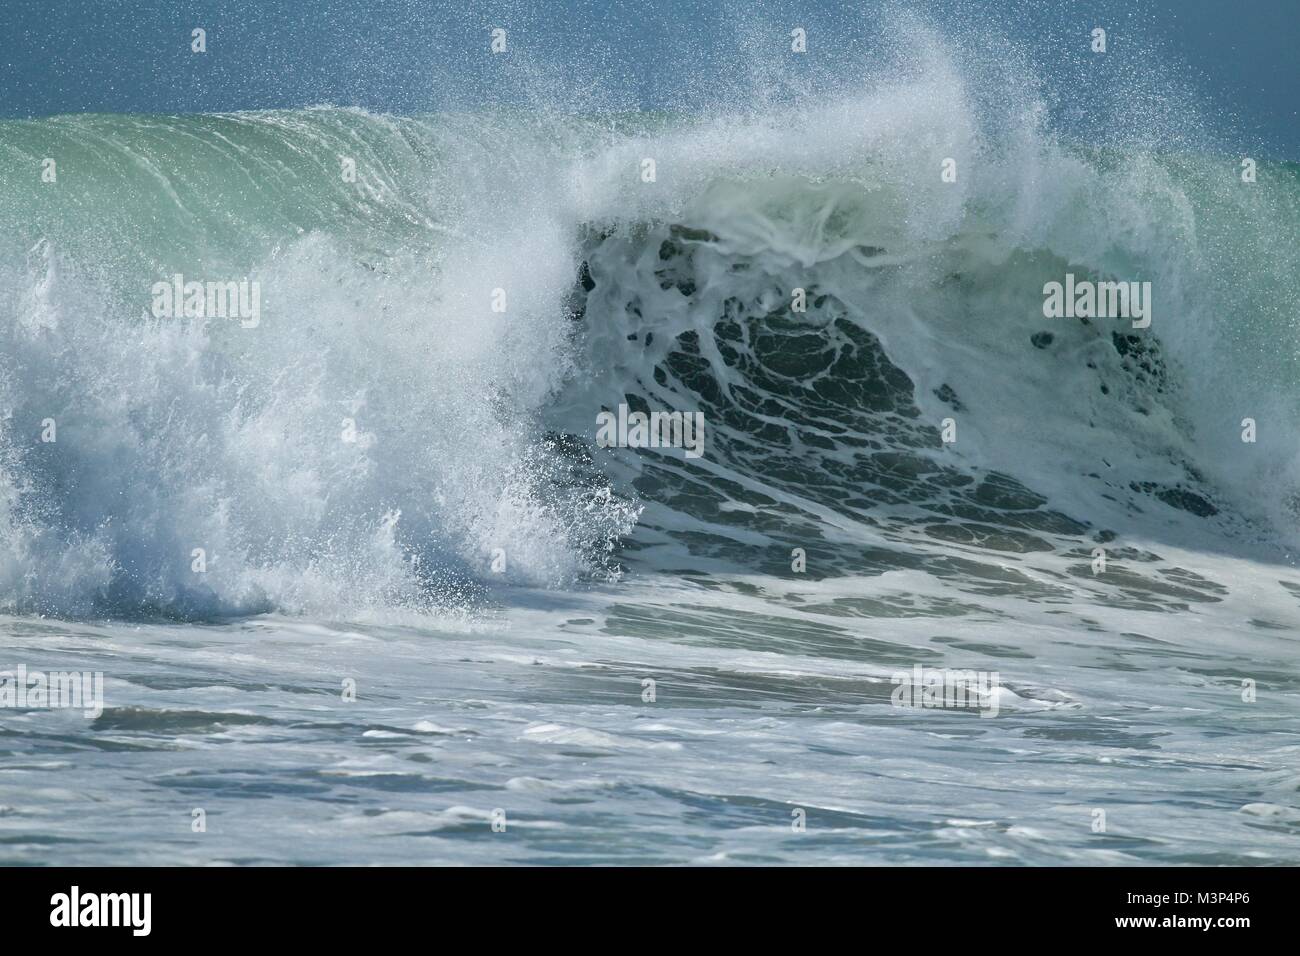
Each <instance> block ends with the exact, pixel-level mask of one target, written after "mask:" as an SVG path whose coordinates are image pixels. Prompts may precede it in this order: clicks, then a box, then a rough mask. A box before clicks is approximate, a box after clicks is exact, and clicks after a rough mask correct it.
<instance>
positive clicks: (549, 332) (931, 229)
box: [0, 50, 1300, 617]
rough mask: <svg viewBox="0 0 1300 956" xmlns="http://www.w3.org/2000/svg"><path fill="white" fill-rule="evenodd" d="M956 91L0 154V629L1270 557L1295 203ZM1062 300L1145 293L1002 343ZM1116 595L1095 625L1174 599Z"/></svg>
mask: <svg viewBox="0 0 1300 956" xmlns="http://www.w3.org/2000/svg"><path fill="white" fill-rule="evenodd" d="M969 83H970V78H969V77H968V76H966V75H965V74H964V73H963V72H962V70H961V69H960V68H959V67H958V66H957V65H956V64H955V63H954V62H953V61H952V60H951V59H946V58H945V56H944V54H943V53H942V51H939V52H936V51H933V50H931V51H930V52H929V53H928V54H927V56H926V57H925V58H924V63H923V67H922V68H920V69H917V70H915V71H911V72H909V73H908V74H907V75H905V76H903V77H901V78H894V79H893V80H892V81H891V82H887V83H878V84H875V85H873V86H872V87H871V88H870V89H869V91H867V92H861V93H856V94H853V95H837V96H835V97H829V98H822V99H819V100H818V101H817V102H816V103H815V104H812V105H810V104H809V103H807V102H801V103H799V104H797V105H794V106H791V105H788V104H787V105H780V104H774V105H771V106H770V107H765V108H762V109H756V110H755V109H751V110H748V111H746V112H743V113H726V112H720V113H717V114H714V115H710V116H708V117H707V118H698V117H697V118H690V119H686V118H681V117H674V116H669V115H663V116H649V117H647V116H639V117H608V118H601V117H588V118H585V119H578V118H573V117H556V116H550V115H525V114H522V113H520V114H514V115H511V114H498V115H493V116H484V115H443V116H437V117H424V118H408V119H399V118H393V117H386V116H376V115H371V114H367V113H364V112H361V111H356V110H345V109H325V108H322V109H313V110H304V111H294V112H271V113H248V114H236V115H226V116H202V117H188V118H166V117H124V116H112V117H109V116H78V117H58V118H53V119H47V120H39V121H30V122H6V123H4V124H3V125H2V126H0V151H3V152H4V154H5V162H4V163H3V164H0V197H3V198H2V199H0V343H2V347H0V414H2V415H3V420H2V424H0V543H2V544H3V547H2V548H0V607H3V608H5V609H7V610H11V611H19V612H29V611H39V612H42V613H51V614H56V615H71V616H77V615H96V614H104V613H109V614H163V615H166V616H179V617H203V616H210V615H222V614H244V613H250V612H257V611H264V610H270V609H281V610H289V611H308V612H323V613H340V614H355V613H361V612H367V611H383V610H393V609H405V610H414V611H427V610H429V609H441V610H448V609H453V608H465V607H468V606H472V605H474V604H475V603H476V602H477V601H479V599H480V598H481V597H482V596H483V594H484V587H485V582H488V581H493V580H500V578H499V577H498V576H494V572H500V573H502V574H504V575H505V580H508V581H512V582H516V583H522V584H530V585H544V586H552V587H555V586H572V585H574V584H576V583H578V582H581V581H588V580H593V579H595V580H607V579H611V578H614V577H617V576H618V575H619V574H620V573H621V571H622V570H623V569H625V568H627V567H634V568H635V567H641V568H644V569H646V570H673V569H679V568H681V567H682V566H683V565H686V564H689V566H690V567H692V568H695V569H699V570H702V571H705V572H708V571H713V572H718V571H724V570H725V571H728V572H732V573H736V574H744V573H747V572H753V573H775V572H779V571H780V569H781V568H782V567H783V566H787V565H788V564H789V561H790V557H789V556H790V553H791V551H792V549H794V548H804V549H805V550H807V551H808V552H809V553H810V554H811V555H812V556H813V560H812V561H811V562H810V563H811V565H812V568H813V569H814V574H815V575H818V576H819V575H835V574H848V573H884V572H886V571H888V570H893V569H911V570H923V571H925V572H927V573H930V574H934V575H938V576H940V577H943V576H945V575H951V574H959V573H960V574H970V573H974V575H975V577H976V578H978V577H980V575H981V574H991V575H993V576H995V577H997V578H999V579H1002V583H1003V584H1004V585H1005V586H1006V587H1007V588H1009V589H1011V590H1018V591H1019V593H1021V594H1022V595H1024V596H1029V597H1030V598H1035V597H1043V598H1045V599H1050V598H1052V597H1054V596H1057V597H1059V595H1061V594H1064V593H1065V592H1064V591H1062V590H1060V588H1061V584H1060V582H1064V581H1071V582H1072V584H1071V587H1072V588H1078V587H1082V588H1084V589H1085V590H1087V589H1091V588H1100V587H1101V585H1096V584H1093V583H1092V582H1091V580H1090V579H1091V578H1092V577H1093V575H1091V574H1090V573H1089V572H1088V561H1089V560H1090V555H1091V553H1092V549H1093V548H1095V547H1097V546H1098V545H1099V544H1105V543H1109V542H1112V541H1115V540H1116V539H1117V538H1119V539H1123V538H1124V537H1126V536H1133V535H1136V536H1139V537H1141V538H1143V539H1144V540H1146V541H1148V542H1149V541H1161V540H1164V541H1168V542H1170V543H1171V544H1174V545H1179V546H1189V545H1190V546H1196V547H1202V548H1208V549H1211V550H1217V549H1223V550H1225V551H1231V552H1234V553H1236V552H1242V551H1249V552H1252V553H1266V554H1268V555H1270V556H1271V557H1273V558H1280V557H1281V556H1282V555H1284V554H1285V553H1286V551H1287V549H1288V548H1289V547H1290V546H1291V545H1292V544H1293V542H1294V541H1295V532H1296V516H1295V511H1294V508H1295V501H1296V500H1297V499H1296V492H1297V481H1298V480H1300V461H1298V460H1297V457H1296V451H1295V449H1294V447H1290V446H1288V444H1287V443H1286V442H1284V441H1281V440H1277V436H1278V435H1280V434H1281V433H1282V432H1283V431H1285V430H1286V429H1287V428H1288V426H1287V423H1288V422H1291V421H1294V420H1295V418H1294V416H1295V414H1296V412H1297V411H1298V409H1297V408H1296V407H1295V405H1296V402H1297V399H1300V395H1298V394H1297V393H1296V391H1295V389H1294V386H1293V383H1294V381H1295V380H1296V372H1297V369H1296V368H1295V363H1296V355H1295V352H1294V350H1293V349H1292V348H1291V347H1290V343H1292V342H1294V341H1295V338H1296V329H1295V328H1294V323H1295V314H1294V309H1293V308H1292V307H1291V303H1294V302H1295V301H1296V300H1297V295H1300V289H1297V287H1296V286H1297V283H1298V282H1300V268H1297V266H1298V265H1300V263H1297V261H1296V258H1297V255H1300V253H1298V252H1297V249H1296V246H1295V244H1294V242H1285V241H1278V238H1279V237H1285V236H1290V237H1294V236H1295V235H1296V232H1297V224H1298V223H1300V188H1298V185H1297V170H1296V168H1295V167H1294V166H1291V165H1287V164H1262V165H1261V167H1260V172H1259V176H1258V182H1256V183H1255V184H1252V185H1250V186H1246V185H1244V184H1242V183H1241V182H1240V181H1239V179H1238V177H1237V175H1236V171H1235V167H1234V163H1235V162H1236V161H1235V160H1234V159H1232V158H1224V157H1222V156H1218V155H1199V154H1196V153H1188V152H1178V153H1170V154H1161V153H1160V152H1158V151H1155V150H1150V149H1119V148H1114V147H1108V146H1100V147H1097V146H1089V147H1084V146H1080V145H1077V144H1069V143H1063V142H1061V141H1060V140H1059V139H1058V138H1057V137H1055V136H1053V135H1051V134H1050V133H1049V132H1048V131H1047V130H1046V129H1045V128H1044V121H1043V118H1042V110H1041V105H1040V104H1039V103H1037V102H1036V101H1035V100H1034V99H1033V97H1032V96H1029V95H1022V94H1016V95H1010V94H1009V95H1008V103H1003V104H1001V105H1000V106H999V107H998V108H997V110H996V111H992V112H990V109H989V107H988V105H987V97H982V96H981V95H980V91H979V90H977V89H972V88H971V87H970V85H969ZM47 156H58V157H59V160H58V167H57V181H56V182H52V183H41V182H38V181H37V179H36V176H35V175H34V174H33V175H32V176H24V175H20V173H19V172H18V171H19V170H33V171H35V170H39V169H40V168H41V163H42V159H43V158H44V157H47ZM647 158H651V159H653V160H654V166H655V176H654V179H653V181H646V179H645V177H644V176H643V170H644V168H645V167H644V160H645V159H647ZM947 158H952V159H954V160H955V169H956V179H955V181H954V182H947V181H944V180H943V178H942V177H941V175H940V171H941V163H942V161H943V160H944V159H947ZM348 162H354V163H355V168H356V170H357V176H356V179H355V182H353V181H350V180H349V179H348V177H346V176H345V175H343V174H342V170H343V169H344V168H345V167H346V165H347V163H348ZM1067 273H1070V274H1075V275H1078V276H1080V277H1081V278H1082V277H1089V278H1093V279H1119V280H1124V281H1149V282H1150V283H1151V287H1152V289H1153V300H1152V304H1153V309H1152V311H1153V321H1152V324H1151V327H1150V328H1149V329H1144V330H1135V329H1133V328H1132V327H1131V326H1130V324H1129V323H1128V322H1127V320H1125V319H1113V320H1112V319H1077V318H1070V319H1064V318H1062V319H1050V318H1044V316H1043V311H1042V304H1043V287H1044V284H1045V283H1047V282H1051V281H1061V280H1062V279H1063V278H1064V276H1065V275H1066V274H1067ZM174 275H183V276H185V277H186V278H187V279H188V278H192V279H198V280H213V281H230V280H241V279H248V280H250V281H254V282H256V283H258V284H259V287H260V289H261V315H260V320H259V322H258V324H257V326H256V327H255V328H248V327H245V326H244V325H241V324H240V323H238V322H231V321H226V320H221V319H215V318H209V319H201V320H195V319H184V318H157V317H155V316H154V315H152V314H151V313H150V303H151V289H152V287H153V285H154V283H156V282H158V281H160V280H162V281H167V280H169V279H170V277H172V276H174ZM795 289H802V290H804V292H805V294H806V299H807V308H806V310H798V309H795V308H792V302H793V299H792V294H793V290H795ZM494 305H496V306H497V308H495V309H494ZM502 305H504V311H498V309H499V308H500V307H501V306H502ZM620 403H627V404H628V405H630V406H631V407H633V408H640V409H664V410H680V411H696V410H698V411H702V412H703V413H704V415H705V419H706V421H707V422H708V428H709V430H708V445H707V451H706V454H705V456H704V457H703V458H702V459H700V460H698V461H694V460H690V459H683V458H682V457H681V456H680V455H671V454H663V453H660V452H658V451H642V452H636V451H629V450H618V449H608V450H607V449H598V448H596V447H595V445H594V442H593V438H594V435H595V430H596V425H595V421H596V413H597V412H599V411H601V410H602V409H614V408H616V407H617V406H618V405H619V404H620ZM1245 418H1250V419H1253V420H1254V421H1255V422H1257V423H1258V428H1259V430H1260V433H1261V435H1262V436H1264V437H1261V439H1260V440H1259V441H1258V442H1257V443H1255V444H1247V443H1243V442H1242V441H1241V430H1242V424H1241V423H1242V420H1243V419H1245ZM47 422H52V423H53V424H54V426H55V428H56V432H57V438H56V440H54V441H41V440H40V438H41V436H42V435H43V434H44V433H45V431H47V430H48V428H47V425H46V423H47ZM945 422H947V423H950V434H949V437H955V439H956V440H955V441H945V440H944V438H943V429H944V427H945ZM196 549H197V550H201V552H202V555H203V560H204V561H205V562H206V571H205V573H204V574H203V575H201V576H198V575H196V574H195V573H194V570H193V563H194V560H195V554H196ZM498 555H499V556H502V557H503V558H504V560H503V561H499V562H498V565H497V566H496V567H495V568H494V567H493V566H492V564H493V561H494V556H498ZM1010 556H1015V558H1014V560H1016V561H1018V562H1024V563H1023V565H1022V567H1021V569H1020V570H1017V569H1014V568H1008V567H1005V564H1006V561H1007V560H1009V559H1010ZM972 562H974V563H972ZM977 567H982V568H984V570H983V571H978V570H977V571H974V572H972V568H977ZM1138 577H1139V576H1135V577H1134V579H1133V580H1130V581H1127V582H1122V583H1121V584H1120V585H1119V588H1120V590H1121V591H1122V592H1123V593H1122V594H1120V595H1117V594H1116V593H1114V592H1113V591H1111V592H1108V593H1107V594H1106V595H1105V597H1106V599H1107V600H1111V601H1113V600H1116V599H1119V600H1121V601H1122V600H1131V601H1133V602H1137V603H1139V604H1140V603H1143V602H1146V603H1155V604H1159V603H1160V602H1162V601H1164V602H1179V601H1185V600H1187V599H1188V588H1187V587H1186V586H1185V585H1187V583H1188V582H1187V581H1186V580H1183V581H1175V580H1170V579H1169V578H1168V575H1166V576H1165V577H1163V578H1162V577H1159V576H1156V577H1153V578H1150V579H1147V580H1145V581H1140V580H1138ZM1191 590H1192V591H1193V592H1195V593H1197V594H1201V592H1200V591H1196V589H1195V588H1194V587H1193V588H1192V589H1191Z"/></svg>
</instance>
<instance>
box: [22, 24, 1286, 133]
mask: <svg viewBox="0 0 1300 956" xmlns="http://www.w3.org/2000/svg"><path fill="white" fill-rule="evenodd" d="M884 2H885V0H856V2H840V0H821V2H819V0H807V2H795V0H756V2H733V0H637V2H633V0H547V2H521V0H514V2H483V0H193V2H187V0H0V116H9V117H16V116H40V115H47V114H52V113H62V112H82V111H96V112H141V111H143V112H166V113H183V112H205V111H215V110H235V109H255V108H271V107H294V106H304V105H310V104H319V103H330V104H335V105H356V106H363V107H366V108H369V109H374V110H384V111H392V112H425V111H430V110H436V109H446V108H460V109H473V108H475V107H480V106H482V105H484V104H485V103H488V102H501V101H503V100H504V101H509V100H511V99H516V100H520V101H524V102H527V100H528V97H529V96H530V94H531V93H532V92H534V91H533V90H531V89H530V87H535V86H538V85H542V86H545V85H547V84H548V83H555V84H558V85H560V86H563V85H564V84H565V82H568V83H569V84H570V85H572V86H574V87H576V88H582V89H591V88H594V87H599V88H600V92H601V102H602V104H603V105H606V106H610V107H622V108H629V107H632V108H671V107H673V106H674V105H677V106H681V105H682V104H683V102H689V98H688V97H687V96H686V95H685V94H686V93H687V92H689V91H690V90H691V89H695V90H698V88H699V87H700V86H701V85H707V80H708V75H709V70H710V69H711V68H716V69H718V70H719V71H725V70H726V69H727V65H728V61H729V60H732V59H734V58H735V50H736V47H737V36H738V34H744V33H746V32H747V31H749V32H757V33H758V34H759V35H760V36H766V35H767V34H768V33H770V34H771V35H772V38H773V43H774V44H775V45H776V47H777V48H779V47H780V45H781V44H782V43H785V42H788V41H786V40H785V35H786V33H787V32H788V30H789V28H790V27H791V26H794V25H801V26H804V27H806V28H807V29H808V30H809V34H810V36H811V37H812V38H813V40H814V41H815V46H814V50H813V53H814V54H816V55H817V56H818V57H822V58H823V59H822V63H823V65H824V64H825V63H829V62H834V58H835V57H836V56H837V55H841V54H843V55H847V53H848V52H849V51H850V50H853V51H856V52H858V53H860V52H861V51H862V50H863V49H864V48H866V49H870V47H871V44H872V41H873V37H875V36H878V33H879V31H880V30H881V29H884V27H883V26H882V23H881V17H880V10H881V8H882V7H883V6H884ZM891 5H892V6H894V7H899V6H907V7H913V8H917V9H919V10H922V11H924V12H926V13H927V15H929V16H930V17H932V18H933V19H934V20H935V21H937V22H938V23H939V24H940V25H946V26H947V28H948V29H949V30H951V31H955V32H960V31H965V34H966V35H970V34H971V33H972V30H971V28H970V23H971V22H972V20H974V21H976V22H981V23H983V24H985V25H986V28H987V29H989V30H994V31H1001V32H1003V33H1005V34H1007V35H1009V36H1010V37H1012V39H1013V40H1014V41H1015V42H1017V43H1018V44H1019V45H1020V46H1021V47H1022V48H1023V49H1025V50H1026V51H1028V52H1029V54H1030V55H1031V56H1033V57H1034V59H1035V60H1036V62H1037V63H1038V64H1039V65H1040V69H1041V71H1042V73H1043V74H1044V76H1046V77H1048V78H1049V79H1050V78H1051V76H1052V74H1053V73H1054V72H1055V63H1056V62H1058V61H1059V60H1061V59H1063V58H1065V57H1067V56H1068V55H1069V54H1070V52H1071V48H1073V50H1076V51H1077V49H1078V43H1080V42H1085V41H1083V40H1081V39H1080V38H1081V37H1082V38H1086V36H1087V33H1088V31H1089V30H1090V29H1091V27H1092V26H1094V25H1098V24H1100V25H1103V26H1106V27H1107V28H1108V30H1109V31H1110V37H1111V45H1112V51H1113V55H1114V56H1116V57H1117V58H1119V60H1117V61H1116V62H1120V61H1122V58H1123V57H1124V56H1125V55H1126V53H1128V54H1129V55H1135V54H1133V51H1134V50H1136V49H1138V48H1139V47H1140V48H1141V50H1142V51H1144V52H1143V55H1144V56H1145V57H1146V60H1145V61H1139V60H1136V59H1135V60H1134V61H1133V63H1132V65H1136V66H1137V67H1138V68H1139V69H1159V70H1161V71H1167V72H1169V73H1170V74H1172V75H1174V76H1176V77H1178V78H1179V80H1180V81H1181V82H1183V83H1185V84H1187V88H1188V89H1189V90H1190V91H1191V95H1192V97H1193V98H1194V99H1195V100H1196V102H1197V106H1198V107H1199V108H1200V110H1201V112H1202V113H1203V114H1204V115H1206V116H1207V117H1209V118H1211V120H1212V126H1213V127H1214V129H1215V130H1216V132H1217V133H1218V134H1219V135H1220V136H1221V137H1222V139H1223V141H1224V142H1227V143H1230V144H1232V145H1233V146H1240V147H1244V148H1250V149H1253V150H1255V151H1257V152H1260V153H1261V154H1264V155H1268V154H1272V155H1275V156H1281V157H1284V158H1289V159H1300V122H1298V121H1297V119H1298V118H1297V92H1298V89H1300V84H1298V83H1297V79H1300V67H1298V66H1297V62H1298V58H1300V0H1097V2H1083V0H1036V2H1030V0H916V2H912V3H899V2H894V3H892V4H891ZM196 26H201V27H203V28H205V29H206V30H207V34H208V45H209V52H208V53H207V54H206V55H205V56H202V57H198V56H194V55H192V54H191V53H190V49H189V38H190V30H191V29H192V28H193V27H196ZM495 26H502V27H505V28H506V29H507V30H509V36H510V42H511V43H512V44H513V48H512V52H515V51H517V52H518V53H519V54H521V55H530V56H531V61H532V62H534V63H537V64H540V65H541V66H540V68H539V72H537V73H532V74H530V73H528V72H527V71H519V70H517V69H514V68H506V67H504V66H503V64H502V62H501V60H500V58H493V57H490V56H487V55H486V49H487V43H488V31H489V30H490V29H491V28H492V27H495ZM1153 49H1154V50H1158V51H1159V55H1158V56H1156V57H1152V56H1151V55H1150V51H1151V50H1153ZM846 62H847V61H846ZM1061 82H1062V85H1063V86H1066V85H1067V84H1069V83H1073V82H1075V81H1074V80H1073V79H1068V78H1066V77H1064V75H1063V77H1062V81H1061ZM1061 93H1062V96H1063V97H1065V98H1068V97H1069V96H1070V95H1071V90H1070V89H1064V90H1062V91H1061ZM1079 98H1081V99H1082V98H1084V97H1083V95H1082V94H1080V95H1079ZM554 100H555V98H554V97H552V98H551V100H550V101H551V102H554ZM574 106H575V108H590V104H585V103H581V102H575V104H574Z"/></svg>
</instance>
